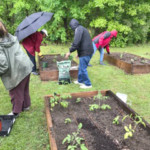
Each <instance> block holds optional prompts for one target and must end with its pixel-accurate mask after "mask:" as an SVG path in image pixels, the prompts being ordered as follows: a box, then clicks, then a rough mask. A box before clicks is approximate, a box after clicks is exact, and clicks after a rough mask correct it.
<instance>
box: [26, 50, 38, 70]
mask: <svg viewBox="0 0 150 150" xmlns="http://www.w3.org/2000/svg"><path fill="white" fill-rule="evenodd" d="M25 50H26V49H25ZM26 51H27V50H26ZM27 54H28V56H29V58H30V60H31V61H32V63H33V65H34V66H33V68H32V72H36V61H35V56H33V55H31V54H30V53H29V52H28V51H27Z"/></svg>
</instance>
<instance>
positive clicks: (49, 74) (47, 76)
mask: <svg viewBox="0 0 150 150" xmlns="http://www.w3.org/2000/svg"><path fill="white" fill-rule="evenodd" d="M43 56H60V54H52V55H43ZM72 61H73V60H72ZM38 63H39V73H40V79H41V80H42V81H57V80H58V75H59V72H58V69H57V70H42V66H41V65H40V58H39V57H38ZM74 63H76V62H75V61H74ZM76 64H77V63H76ZM77 66H78V64H77ZM70 77H71V78H75V79H77V77H78V69H74V70H70Z"/></svg>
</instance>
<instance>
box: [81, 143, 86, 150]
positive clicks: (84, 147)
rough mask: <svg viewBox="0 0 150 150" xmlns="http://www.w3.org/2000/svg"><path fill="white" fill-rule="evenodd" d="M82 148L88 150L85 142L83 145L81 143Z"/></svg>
mask: <svg viewBox="0 0 150 150" xmlns="http://www.w3.org/2000/svg"><path fill="white" fill-rule="evenodd" d="M80 148H81V150H88V149H87V148H86V146H85V144H81V145H80Z"/></svg>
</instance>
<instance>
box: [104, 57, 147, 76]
mask: <svg viewBox="0 0 150 150" xmlns="http://www.w3.org/2000/svg"><path fill="white" fill-rule="evenodd" d="M132 55H133V54H132ZM134 56H136V57H140V56H137V55H134ZM104 60H106V61H107V62H108V63H110V64H112V65H115V66H117V67H119V68H120V69H122V70H124V71H125V72H126V73H129V74H145V73H150V65H147V64H143V65H135V64H131V63H127V62H125V61H122V60H120V59H116V58H113V57H112V56H111V55H108V54H104Z"/></svg>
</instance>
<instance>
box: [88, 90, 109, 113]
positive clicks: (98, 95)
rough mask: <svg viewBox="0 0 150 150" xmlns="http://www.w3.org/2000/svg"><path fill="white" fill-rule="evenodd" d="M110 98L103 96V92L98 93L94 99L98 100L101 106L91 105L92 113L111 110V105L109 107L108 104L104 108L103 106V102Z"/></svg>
mask: <svg viewBox="0 0 150 150" xmlns="http://www.w3.org/2000/svg"><path fill="white" fill-rule="evenodd" d="M107 98H108V97H107V96H103V95H102V94H101V92H98V94H97V95H96V96H94V97H93V100H96V99H98V101H99V104H91V105H89V107H90V108H89V110H90V111H94V110H96V109H102V110H106V109H111V107H110V106H109V105H107V104H103V105H102V106H101V102H100V101H101V100H106V99H107Z"/></svg>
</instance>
